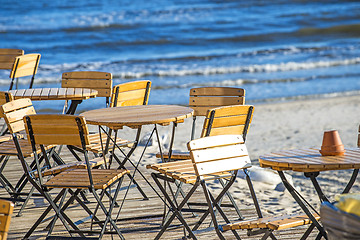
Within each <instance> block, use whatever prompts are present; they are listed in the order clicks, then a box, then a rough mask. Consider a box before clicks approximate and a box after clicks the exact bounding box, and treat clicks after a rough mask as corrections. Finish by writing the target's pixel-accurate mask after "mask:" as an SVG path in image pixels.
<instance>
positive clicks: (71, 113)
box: [66, 100, 82, 115]
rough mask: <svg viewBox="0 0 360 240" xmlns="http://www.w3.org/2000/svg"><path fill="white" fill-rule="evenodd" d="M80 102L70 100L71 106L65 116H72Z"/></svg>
mask: <svg viewBox="0 0 360 240" xmlns="http://www.w3.org/2000/svg"><path fill="white" fill-rule="evenodd" d="M81 102H82V100H71V104H70V107H69V109H68V110H67V112H66V114H70V115H74V114H75V111H76V108H77V106H78V105H79V104H80V103H81Z"/></svg>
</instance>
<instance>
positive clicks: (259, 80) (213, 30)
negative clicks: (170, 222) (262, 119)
mask: <svg viewBox="0 0 360 240" xmlns="http://www.w3.org/2000/svg"><path fill="white" fill-rule="evenodd" d="M359 37H360V2H359V1H344V0H342V1H340V0H339V1H330V0H328V1H325V0H324V1H320V0H312V1H305V0H302V1H301V0H272V1H268V0H263V1H261V0H248V1H234V0H229V1H224V0H222V1H217V0H196V1H195V0H181V1H180V0H178V1H176V0H162V1H147V0H131V1H129V0H121V1H119V0H117V1H114V0H113V1H111V0H101V1H99V0H75V1H74V0H73V1H68V0H51V1H49V0H38V1H30V0H23V1H10V0H1V8H0V48H20V49H24V50H25V53H40V54H41V55H42V58H41V61H40V65H39V70H38V73H37V75H36V79H35V87H59V86H60V84H61V83H60V82H61V81H60V80H61V74H62V73H63V72H67V71H78V70H94V71H107V72H111V73H112V74H113V78H114V84H118V83H122V82H128V81H134V80H138V79H148V80H151V81H152V84H153V85H152V86H153V88H152V91H151V94H150V100H149V103H150V104H184V105H186V104H187V103H188V95H189V89H190V88H193V87H198V86H234V87H242V88H244V89H245V90H246V101H247V102H248V103H257V102H269V101H289V100H294V99H308V98H318V97H331V96H341V95H354V94H359V93H360V80H359V79H360V38H359ZM8 75H9V72H7V71H1V72H0V90H7V89H8V86H9V76H8ZM24 87H27V84H25V85H24V82H23V81H22V80H21V81H20V86H19V88H24ZM37 104H38V107H39V108H52V109H55V108H61V106H62V105H63V103H60V102H59V101H52V102H46V103H37ZM104 106H105V100H104V99H101V98H97V99H93V100H86V101H84V103H83V104H81V105H80V108H81V109H82V110H84V109H90V108H99V107H104Z"/></svg>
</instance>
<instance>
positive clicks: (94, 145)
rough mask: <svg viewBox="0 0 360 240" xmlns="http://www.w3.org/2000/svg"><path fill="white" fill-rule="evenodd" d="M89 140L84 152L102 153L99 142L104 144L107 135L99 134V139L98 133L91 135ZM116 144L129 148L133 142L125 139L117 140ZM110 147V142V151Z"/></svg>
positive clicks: (110, 145) (111, 145)
mask: <svg viewBox="0 0 360 240" xmlns="http://www.w3.org/2000/svg"><path fill="white" fill-rule="evenodd" d="M89 140H90V144H89V145H87V146H86V150H88V151H91V152H93V153H97V154H100V153H102V151H103V148H102V146H101V140H102V142H103V144H105V143H106V140H107V135H106V134H105V133H101V138H100V134H99V133H93V134H90V135H89ZM116 144H117V145H119V146H126V147H131V146H132V145H133V144H134V142H133V141H129V140H126V139H121V138H117V139H116ZM112 147H113V143H112V142H111V141H110V144H109V149H112Z"/></svg>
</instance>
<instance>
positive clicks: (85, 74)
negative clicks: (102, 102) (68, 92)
mask: <svg viewBox="0 0 360 240" xmlns="http://www.w3.org/2000/svg"><path fill="white" fill-rule="evenodd" d="M61 87H62V88H90V89H94V90H97V91H98V95H97V96H96V97H105V98H106V107H107V106H108V105H109V102H110V97H111V91H112V74H111V73H109V72H97V71H76V72H64V73H63V74H62V80H61Z"/></svg>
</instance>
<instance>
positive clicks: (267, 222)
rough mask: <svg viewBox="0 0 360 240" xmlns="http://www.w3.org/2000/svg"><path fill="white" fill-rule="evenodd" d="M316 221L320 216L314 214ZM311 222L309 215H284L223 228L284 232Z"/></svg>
mask: <svg viewBox="0 0 360 240" xmlns="http://www.w3.org/2000/svg"><path fill="white" fill-rule="evenodd" d="M314 216H315V218H316V220H319V219H320V216H319V215H317V214H314ZM310 223H311V220H310V218H309V217H308V216H307V215H283V216H275V217H266V218H259V219H253V220H247V221H241V222H236V223H231V224H226V225H223V226H222V230H223V231H228V230H237V229H254V228H268V229H271V230H282V229H287V228H292V227H298V226H302V225H306V224H310Z"/></svg>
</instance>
